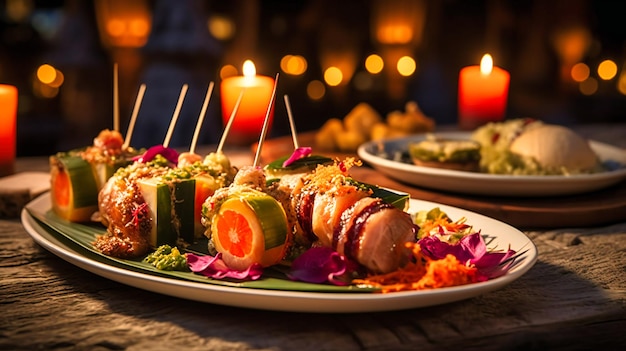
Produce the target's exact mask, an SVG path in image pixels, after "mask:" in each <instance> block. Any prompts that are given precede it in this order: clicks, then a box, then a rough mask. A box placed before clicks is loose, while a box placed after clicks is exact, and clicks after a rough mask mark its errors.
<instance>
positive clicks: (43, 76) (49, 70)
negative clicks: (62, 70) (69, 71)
mask: <svg viewBox="0 0 626 351" xmlns="http://www.w3.org/2000/svg"><path fill="white" fill-rule="evenodd" d="M56 76H57V70H56V69H55V68H54V67H52V66H51V65H49V64H43V65H41V66H39V68H37V79H39V81H40V82H42V83H43V84H50V83H52V82H54V80H55V79H56Z"/></svg>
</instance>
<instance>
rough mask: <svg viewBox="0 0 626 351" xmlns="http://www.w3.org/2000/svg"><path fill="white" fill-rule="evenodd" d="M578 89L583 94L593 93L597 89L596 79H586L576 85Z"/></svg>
mask: <svg viewBox="0 0 626 351" xmlns="http://www.w3.org/2000/svg"><path fill="white" fill-rule="evenodd" d="M578 90H579V91H580V93H581V94H583V95H587V96H589V95H593V94H595V93H596V92H597V91H598V80H597V79H595V78H589V79H586V80H585V81H584V82H581V83H580V84H579V85H578Z"/></svg>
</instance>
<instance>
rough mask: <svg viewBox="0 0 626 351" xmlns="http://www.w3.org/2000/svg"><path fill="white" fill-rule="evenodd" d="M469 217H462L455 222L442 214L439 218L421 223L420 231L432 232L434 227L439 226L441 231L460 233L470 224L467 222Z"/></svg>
mask: <svg viewBox="0 0 626 351" xmlns="http://www.w3.org/2000/svg"><path fill="white" fill-rule="evenodd" d="M466 221H467V218H465V217H462V218H459V219H458V220H456V221H454V222H450V218H448V217H446V216H445V215H444V214H441V215H440V216H439V217H438V218H437V219H434V220H428V221H425V222H424V223H422V224H420V232H423V233H430V232H431V231H432V230H433V229H435V228H438V229H439V232H442V231H443V232H448V233H459V232H461V231H463V230H465V229H467V228H469V227H470V226H469V225H468V224H465V222H466Z"/></svg>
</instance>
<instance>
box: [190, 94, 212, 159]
mask: <svg viewBox="0 0 626 351" xmlns="http://www.w3.org/2000/svg"><path fill="white" fill-rule="evenodd" d="M214 85H215V84H214V83H213V82H211V83H209V88H208V89H207V92H206V96H205V97H204V103H203V104H202V110H201V111H200V117H199V118H198V122H197V123H196V130H195V131H194V133H193V139H192V140H191V147H190V148H189V152H190V153H192V154H194V153H196V144H197V143H198V136H199V135H200V129H201V128H202V122H203V121H204V116H205V115H206V110H207V108H208V107H209V101H210V100H211V94H213V86H214Z"/></svg>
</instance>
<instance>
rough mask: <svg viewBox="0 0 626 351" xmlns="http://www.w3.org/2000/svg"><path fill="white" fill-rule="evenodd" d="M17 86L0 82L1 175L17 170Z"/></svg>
mask: <svg viewBox="0 0 626 351" xmlns="http://www.w3.org/2000/svg"><path fill="white" fill-rule="evenodd" d="M16 130H17V88H16V87H14V86H12V85H4V84H0V145H2V147H1V148H0V176H5V175H9V174H12V173H13V172H14V171H15V137H16Z"/></svg>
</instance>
